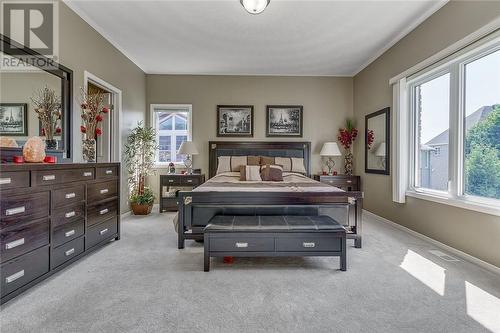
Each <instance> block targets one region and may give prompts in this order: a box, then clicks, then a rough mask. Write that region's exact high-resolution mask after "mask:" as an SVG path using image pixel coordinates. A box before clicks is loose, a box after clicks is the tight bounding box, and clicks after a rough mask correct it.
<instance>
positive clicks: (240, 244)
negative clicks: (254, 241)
mask: <svg viewBox="0 0 500 333" xmlns="http://www.w3.org/2000/svg"><path fill="white" fill-rule="evenodd" d="M236 247H240V248H241V247H248V243H240V242H237V243H236Z"/></svg>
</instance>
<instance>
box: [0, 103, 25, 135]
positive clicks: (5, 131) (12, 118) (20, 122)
mask: <svg viewBox="0 0 500 333" xmlns="http://www.w3.org/2000/svg"><path fill="white" fill-rule="evenodd" d="M27 110H28V107H27V104H23V103H0V135H7V136H27V135H28V111H27Z"/></svg>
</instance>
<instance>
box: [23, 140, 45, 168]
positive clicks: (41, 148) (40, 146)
mask: <svg viewBox="0 0 500 333" xmlns="http://www.w3.org/2000/svg"><path fill="white" fill-rule="evenodd" d="M23 157H24V161H26V162H31V163H41V162H43V160H44V159H45V141H43V140H42V138H40V137H38V136H33V137H31V138H29V139H28V141H26V143H25V144H24V147H23Z"/></svg>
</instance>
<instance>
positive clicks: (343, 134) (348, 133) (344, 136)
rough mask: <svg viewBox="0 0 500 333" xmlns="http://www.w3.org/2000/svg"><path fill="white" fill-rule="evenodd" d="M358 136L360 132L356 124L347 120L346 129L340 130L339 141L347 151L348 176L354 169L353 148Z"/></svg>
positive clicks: (345, 162)
mask: <svg viewBox="0 0 500 333" xmlns="http://www.w3.org/2000/svg"><path fill="white" fill-rule="evenodd" d="M357 136H358V130H357V128H356V127H354V123H353V122H352V120H350V119H347V121H346V128H340V129H339V134H338V136H337V139H338V140H339V142H340V144H341V145H342V147H344V149H345V150H346V154H345V157H344V173H345V174H346V175H348V176H350V175H352V169H353V159H354V156H353V154H352V151H351V147H352V145H353V143H354V141H355V140H356V137H357Z"/></svg>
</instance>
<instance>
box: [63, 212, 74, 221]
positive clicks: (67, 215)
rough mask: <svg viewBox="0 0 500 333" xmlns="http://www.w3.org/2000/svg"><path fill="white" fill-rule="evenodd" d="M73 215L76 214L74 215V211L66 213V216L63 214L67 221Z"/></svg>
mask: <svg viewBox="0 0 500 333" xmlns="http://www.w3.org/2000/svg"><path fill="white" fill-rule="evenodd" d="M75 215H76V213H75V211H74V210H73V211H71V212H67V213H66V214H64V216H65V217H66V218H67V219H69V218H70V217H73V216H75Z"/></svg>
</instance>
